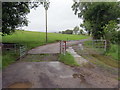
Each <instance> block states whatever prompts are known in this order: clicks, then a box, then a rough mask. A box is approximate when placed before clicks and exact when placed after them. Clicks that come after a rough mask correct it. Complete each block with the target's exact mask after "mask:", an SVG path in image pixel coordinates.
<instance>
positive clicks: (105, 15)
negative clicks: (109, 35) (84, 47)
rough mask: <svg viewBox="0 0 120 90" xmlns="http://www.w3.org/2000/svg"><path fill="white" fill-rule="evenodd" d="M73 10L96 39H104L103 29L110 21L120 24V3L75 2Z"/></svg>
mask: <svg viewBox="0 0 120 90" xmlns="http://www.w3.org/2000/svg"><path fill="white" fill-rule="evenodd" d="M72 9H73V11H74V12H75V14H76V15H78V17H79V18H82V19H83V26H84V27H85V28H86V30H87V31H89V33H90V32H91V33H92V36H93V38H94V39H100V38H101V37H104V33H105V32H104V30H103V27H104V26H105V25H106V24H108V23H109V21H111V20H114V21H115V22H116V23H119V21H118V18H120V2H74V4H73V6H72Z"/></svg>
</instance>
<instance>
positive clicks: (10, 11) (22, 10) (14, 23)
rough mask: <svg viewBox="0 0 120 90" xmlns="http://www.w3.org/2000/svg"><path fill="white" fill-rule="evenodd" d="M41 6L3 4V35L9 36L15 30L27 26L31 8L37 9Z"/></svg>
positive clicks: (24, 3) (34, 4)
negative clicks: (27, 17) (27, 16)
mask: <svg viewBox="0 0 120 90" xmlns="http://www.w3.org/2000/svg"><path fill="white" fill-rule="evenodd" d="M39 4H41V3H39V2H32V3H30V2H2V33H3V35H9V34H12V33H13V32H15V29H16V28H18V27H22V26H27V25H28V21H27V19H26V15H27V14H28V13H29V12H30V8H36V7H38V5H39Z"/></svg>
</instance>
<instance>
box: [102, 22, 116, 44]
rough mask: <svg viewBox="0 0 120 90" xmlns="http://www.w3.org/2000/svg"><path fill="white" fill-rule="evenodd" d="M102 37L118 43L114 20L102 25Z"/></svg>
mask: <svg viewBox="0 0 120 90" xmlns="http://www.w3.org/2000/svg"><path fill="white" fill-rule="evenodd" d="M103 29H104V33H105V35H104V38H105V39H106V40H107V41H109V42H111V43H118V31H117V30H118V25H117V23H116V22H115V21H109V23H108V24H106V25H105V26H104V27H103Z"/></svg>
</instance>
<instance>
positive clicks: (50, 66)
mask: <svg viewBox="0 0 120 90" xmlns="http://www.w3.org/2000/svg"><path fill="white" fill-rule="evenodd" d="M84 41H86V40H80V41H69V42H68V44H67V45H68V46H72V45H77V44H79V43H83V42H84ZM58 52H59V43H53V44H48V45H44V46H40V47H37V48H34V49H32V50H30V51H29V52H28V56H26V57H24V58H23V59H21V60H20V61H19V62H16V63H14V64H12V65H10V66H8V67H7V68H5V69H4V70H3V73H2V75H3V78H2V84H3V88H7V87H12V86H14V87H20V86H25V87H28V86H30V88H116V87H117V85H118V82H117V79H116V77H117V76H116V75H115V76H114V75H112V74H109V73H108V72H106V74H105V71H104V73H103V72H102V71H100V69H99V67H96V65H94V64H92V63H89V64H88V65H85V66H83V67H70V66H67V65H64V64H63V63H61V62H59V61H57V60H56V59H58V56H57V53H58ZM50 54H51V55H52V56H50ZM36 60H37V61H36ZM41 60H42V62H41ZM45 60H46V61H49V62H44V61H45ZM108 74H109V75H108ZM25 83H26V84H25ZM28 83H29V84H28ZM16 85H17V86H16ZM26 85H27V86H26Z"/></svg>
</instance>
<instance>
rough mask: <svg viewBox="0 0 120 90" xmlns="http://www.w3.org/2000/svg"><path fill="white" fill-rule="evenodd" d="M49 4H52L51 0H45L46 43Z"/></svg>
mask: <svg viewBox="0 0 120 90" xmlns="http://www.w3.org/2000/svg"><path fill="white" fill-rule="evenodd" d="M49 4H50V2H49V0H45V2H44V8H45V19H46V43H47V41H48V37H47V10H48V8H49Z"/></svg>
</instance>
